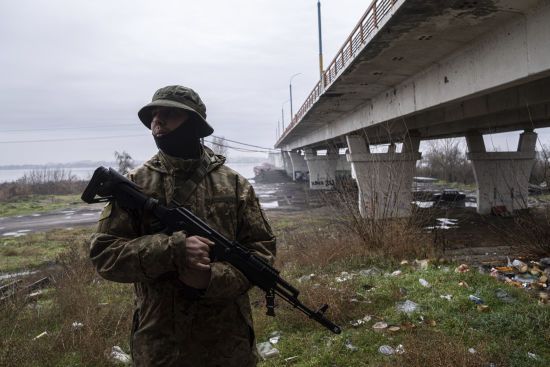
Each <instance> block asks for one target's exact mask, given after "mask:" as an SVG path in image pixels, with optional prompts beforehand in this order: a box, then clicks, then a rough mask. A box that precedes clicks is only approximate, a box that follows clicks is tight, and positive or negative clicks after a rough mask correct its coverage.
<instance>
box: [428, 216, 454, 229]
mask: <svg viewBox="0 0 550 367" xmlns="http://www.w3.org/2000/svg"><path fill="white" fill-rule="evenodd" d="M436 222H437V223H436V225H435V226H428V227H424V229H429V230H433V229H451V228H458V225H457V223H458V219H451V218H437V219H436Z"/></svg>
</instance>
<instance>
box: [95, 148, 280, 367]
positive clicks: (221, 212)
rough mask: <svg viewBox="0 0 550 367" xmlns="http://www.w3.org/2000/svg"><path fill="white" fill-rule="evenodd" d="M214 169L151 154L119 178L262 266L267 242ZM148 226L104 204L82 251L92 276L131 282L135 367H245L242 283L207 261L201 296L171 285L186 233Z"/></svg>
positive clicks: (244, 184) (249, 194)
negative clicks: (190, 215) (184, 211)
mask: <svg viewBox="0 0 550 367" xmlns="http://www.w3.org/2000/svg"><path fill="white" fill-rule="evenodd" d="M224 160H225V159H224V158H223V157H222V156H218V155H214V154H213V153H212V152H211V151H210V150H208V149H207V148H205V149H204V151H203V157H202V159H201V160H183V159H179V158H174V157H170V156H167V155H166V154H164V153H162V152H159V153H158V154H157V155H155V156H154V157H153V158H152V159H150V160H149V161H148V162H146V163H145V164H144V165H143V166H141V167H139V168H137V169H135V170H133V171H132V172H131V173H130V174H129V178H130V179H131V180H132V181H134V182H136V183H137V184H138V185H139V186H140V187H141V188H142V190H143V192H144V193H146V194H147V195H150V196H152V197H155V198H157V199H159V200H160V202H161V203H164V204H165V205H166V204H167V203H170V202H171V201H172V199H175V200H176V201H178V202H181V203H183V205H184V206H185V207H186V208H188V209H190V210H191V211H193V212H194V213H195V214H196V215H197V216H199V217H201V218H202V219H204V220H206V221H207V222H208V223H209V224H210V225H211V226H212V227H213V228H214V229H215V230H216V231H218V232H220V233H221V234H223V235H224V236H226V237H227V238H229V239H231V240H237V241H239V242H240V243H241V244H243V245H244V246H247V247H249V248H250V249H251V250H252V251H253V252H254V253H255V254H256V255H258V256H261V257H262V258H264V259H266V260H267V261H268V262H272V261H273V256H274V255H275V238H274V236H273V233H272V232H271V229H270V227H269V224H268V223H267V221H266V219H265V216H264V214H263V212H262V210H261V209H260V206H259V203H258V199H257V198H256V195H255V193H254V189H253V188H252V186H251V185H250V184H249V183H248V181H246V179H244V178H243V177H242V176H240V175H239V174H237V173H236V172H235V171H233V170H231V169H230V168H228V167H226V166H224V165H223V163H224ZM201 164H202V166H203V167H204V168H206V171H207V172H208V173H207V175H206V177H204V178H203V179H201V180H200V181H198V182H197V183H196V185H195V186H196V188H194V191H193V192H192V194H191V195H190V196H189V195H186V192H183V191H184V190H182V187H183V186H185V185H188V183H189V178H190V177H191V178H192V177H193V172H195V171H196V170H197V169H198V167H199V166H200V165H201ZM186 187H188V186H186ZM187 196H189V197H187ZM157 224H158V223H157V222H156V221H155V220H154V219H153V218H152V217H151V216H150V215H149V213H146V212H132V213H129V212H127V211H125V210H123V209H121V208H119V207H117V205H116V204H109V205H108V206H107V207H106V208H105V209H104V211H103V213H102V215H101V218H100V221H99V223H98V228H97V231H96V232H97V233H95V234H94V235H93V237H92V243H91V253H90V256H91V259H92V262H93V264H94V265H95V267H96V269H97V271H98V273H99V274H100V275H101V276H102V277H104V278H105V279H108V280H112V281H116V282H125V283H134V286H135V293H136V310H135V313H134V321H133V328H132V336H131V345H132V347H131V349H132V357H133V361H134V364H135V366H194V367H203V366H204V367H208V366H223V367H231V366H238V367H247V366H255V365H256V363H257V354H256V348H255V338H254V331H253V325H252V317H251V309H250V302H249V298H248V294H247V291H248V289H249V288H250V283H249V282H248V280H247V279H246V278H245V277H244V276H243V275H242V273H240V272H239V271H238V270H237V269H235V268H234V267H232V266H231V265H229V264H227V263H224V262H215V263H212V264H211V272H212V275H211V280H210V284H209V286H208V288H207V289H206V290H205V291H204V292H203V294H196V292H192V291H191V290H192V289H191V290H190V288H188V287H186V286H184V284H183V283H182V282H180V281H179V280H178V272H179V271H181V269H182V268H183V266H184V263H185V247H184V246H185V238H186V234H185V233H184V232H175V233H174V234H172V235H171V236H169V235H167V234H164V233H160V232H159V228H158V225H157Z"/></svg>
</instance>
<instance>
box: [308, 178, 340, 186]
mask: <svg viewBox="0 0 550 367" xmlns="http://www.w3.org/2000/svg"><path fill="white" fill-rule="evenodd" d="M334 183H335V182H334V179H326V180H319V179H317V180H315V181H311V186H312V187H314V186H322V187H334Z"/></svg>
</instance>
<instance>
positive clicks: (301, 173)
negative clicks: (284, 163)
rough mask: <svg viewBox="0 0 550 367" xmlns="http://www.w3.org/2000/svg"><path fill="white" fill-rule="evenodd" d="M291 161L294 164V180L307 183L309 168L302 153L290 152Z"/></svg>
mask: <svg viewBox="0 0 550 367" xmlns="http://www.w3.org/2000/svg"><path fill="white" fill-rule="evenodd" d="M290 161H291V162H292V180H293V181H305V180H307V179H308V174H309V168H308V167H307V163H306V160H305V158H304V156H302V155H301V154H300V152H290Z"/></svg>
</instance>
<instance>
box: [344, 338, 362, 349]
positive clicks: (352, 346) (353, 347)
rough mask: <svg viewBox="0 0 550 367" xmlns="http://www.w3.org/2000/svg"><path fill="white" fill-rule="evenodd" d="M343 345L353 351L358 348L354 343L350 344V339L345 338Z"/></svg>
mask: <svg viewBox="0 0 550 367" xmlns="http://www.w3.org/2000/svg"><path fill="white" fill-rule="evenodd" d="M345 346H346V348H348V349H349V350H351V351H352V352H355V351H357V350H358V349H359V348H357V347H356V346H355V345H353V344H351V340H349V339H348V340H346V343H345Z"/></svg>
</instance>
